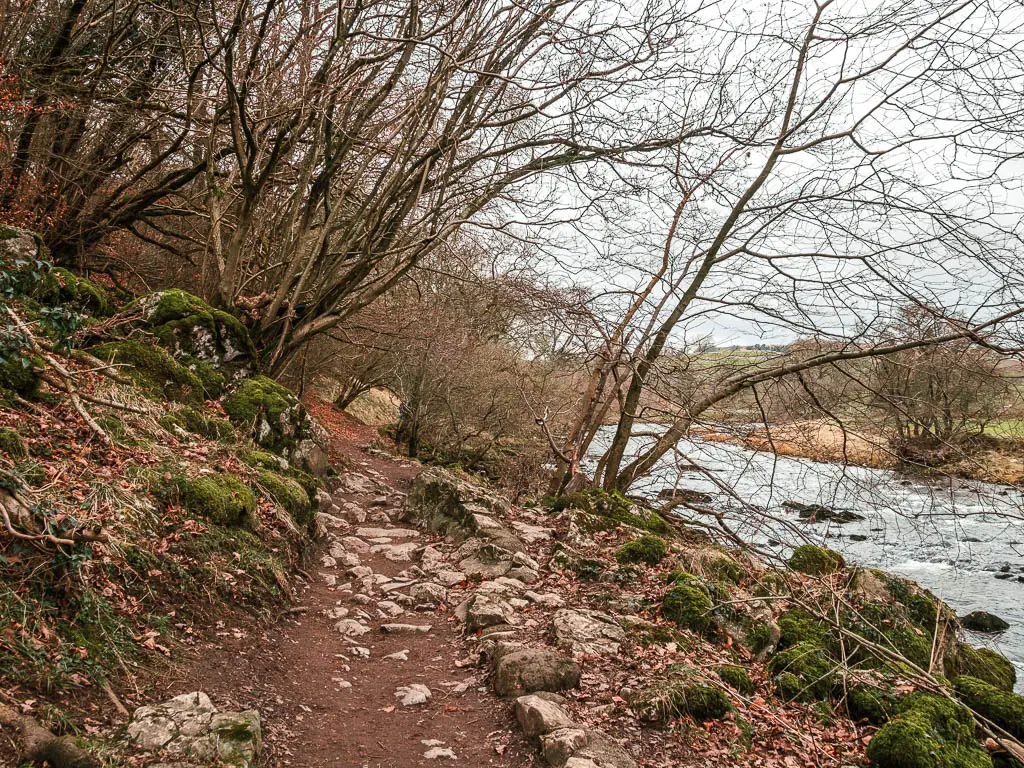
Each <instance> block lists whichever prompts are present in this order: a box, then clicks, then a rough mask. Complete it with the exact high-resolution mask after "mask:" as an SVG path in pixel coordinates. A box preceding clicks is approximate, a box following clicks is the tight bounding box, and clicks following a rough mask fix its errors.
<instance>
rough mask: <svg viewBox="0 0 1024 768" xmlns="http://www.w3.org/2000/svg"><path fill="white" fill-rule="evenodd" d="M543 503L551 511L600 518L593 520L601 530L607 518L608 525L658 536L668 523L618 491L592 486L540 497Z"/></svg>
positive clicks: (664, 530) (662, 532)
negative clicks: (610, 491) (573, 491)
mask: <svg viewBox="0 0 1024 768" xmlns="http://www.w3.org/2000/svg"><path fill="white" fill-rule="evenodd" d="M542 503H543V504H544V506H545V507H547V508H549V509H551V510H552V511H553V512H561V511H563V510H580V511H582V512H586V513H588V514H590V515H596V516H597V517H598V518H603V520H599V521H595V523H596V524H595V526H594V530H600V529H601V526H602V525H604V524H605V521H610V522H611V523H612V524H608V527H615V526H614V523H622V524H625V525H630V526H633V527H634V528H639V529H641V530H645V531H650V532H651V533H657V534H661V535H664V534H666V533H668V532H669V527H668V523H666V522H665V520H664V519H663V518H662V517H661V516H660V515H659V514H658V513H657V512H654V511H653V510H650V509H646V508H644V507H642V506H640V505H638V504H634V503H633V502H632V501H630V500H629V499H627V498H626V497H625V496H623V495H622V494H621V493H618V492H615V493H606V492H605V491H601V490H597V489H591V490H588V491H579V492H578V493H569V494H565V495H564V496H557V497H550V496H549V497H547V498H545V499H543V501H542Z"/></svg>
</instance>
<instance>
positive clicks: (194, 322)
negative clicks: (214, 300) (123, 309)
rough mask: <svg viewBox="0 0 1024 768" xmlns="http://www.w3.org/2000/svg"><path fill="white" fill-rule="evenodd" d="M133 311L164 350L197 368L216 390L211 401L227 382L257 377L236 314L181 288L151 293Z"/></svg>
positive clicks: (246, 336)
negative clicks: (210, 303)
mask: <svg viewBox="0 0 1024 768" xmlns="http://www.w3.org/2000/svg"><path fill="white" fill-rule="evenodd" d="M132 306H133V307H134V308H136V309H138V310H139V312H140V313H141V315H142V325H143V326H144V327H145V328H146V330H148V331H149V332H150V333H152V334H154V335H155V336H156V337H157V339H159V341H160V344H161V346H163V347H164V348H166V349H167V350H168V351H169V352H170V353H171V354H172V355H173V356H174V357H175V359H177V360H178V361H179V362H182V363H183V364H185V365H186V366H188V367H190V368H192V369H194V372H195V373H196V375H197V376H199V378H200V379H201V380H203V381H204V383H205V385H206V386H207V387H210V388H212V389H215V390H217V391H212V392H208V396H209V397H217V396H218V395H219V394H220V391H219V388H220V387H222V386H223V385H224V383H225V382H233V381H238V380H239V379H242V378H244V377H246V376H251V375H252V374H253V373H255V372H256V368H257V365H256V361H257V356H256V348H255V347H254V345H253V343H252V339H251V338H250V336H249V332H248V330H247V329H246V327H245V325H244V324H243V323H242V321H241V320H239V319H238V318H237V317H235V316H234V315H232V314H230V313H228V312H224V311H223V310H219V309H214V308H213V307H211V306H210V305H209V304H207V303H206V302H205V301H203V300H202V299H200V298H199V297H198V296H193V295H192V294H190V293H187V292H185V291H182V290H178V289H173V290H167V291H157V292H156V293H151V294H149V295H148V296H143V297H142V298H140V299H138V300H137V301H136V302H135V303H134V304H133V305H132ZM217 374H219V376H218V375H217Z"/></svg>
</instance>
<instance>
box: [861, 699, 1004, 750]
mask: <svg viewBox="0 0 1024 768" xmlns="http://www.w3.org/2000/svg"><path fill="white" fill-rule="evenodd" d="M868 758H869V759H870V760H871V765H872V766H874V768H992V758H991V757H989V754H988V753H987V752H986V751H985V750H984V749H982V748H981V746H980V745H979V744H978V741H977V739H976V738H975V722H974V718H973V717H972V716H971V713H970V712H969V711H968V710H967V709H965V708H964V707H962V706H960V705H958V704H956V703H955V702H952V701H949V700H948V699H945V698H942V697H939V696H934V695H931V694H915V695H914V696H910V697H908V698H907V699H906V701H905V702H904V705H903V707H902V712H901V713H900V714H899V715H898V716H896V717H895V718H894V719H893V720H892V721H891V722H890V723H888V724H887V725H886V726H884V727H883V728H882V729H881V730H879V731H878V733H876V734H875V735H874V737H873V738H872V739H871V742H870V743H869V744H868Z"/></svg>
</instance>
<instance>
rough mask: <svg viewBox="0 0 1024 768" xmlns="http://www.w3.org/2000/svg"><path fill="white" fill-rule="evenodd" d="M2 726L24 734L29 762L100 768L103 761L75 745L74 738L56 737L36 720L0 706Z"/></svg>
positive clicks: (68, 767)
mask: <svg viewBox="0 0 1024 768" xmlns="http://www.w3.org/2000/svg"><path fill="white" fill-rule="evenodd" d="M0 725H4V726H6V727H8V728H16V729H18V730H19V731H20V733H21V740H22V749H23V750H24V756H25V758H26V759H28V760H31V761H32V762H34V763H37V764H39V765H42V764H43V763H47V764H49V765H51V766H53V768H100V762H99V760H97V759H96V758H95V757H93V756H92V755H90V754H89V753H88V752H86V751H85V750H84V749H82V748H81V747H80V746H78V745H77V744H76V743H75V740H74V739H73V738H72V737H71V736H56V735H54V734H53V733H51V732H50V731H48V730H47V729H46V728H44V727H43V726H42V725H40V724H39V721H37V720H36V719H35V718H32V717H29V716H28V715H22V714H19V713H18V712H16V711H15V710H13V709H12V708H11V707H9V706H6V705H4V704H0Z"/></svg>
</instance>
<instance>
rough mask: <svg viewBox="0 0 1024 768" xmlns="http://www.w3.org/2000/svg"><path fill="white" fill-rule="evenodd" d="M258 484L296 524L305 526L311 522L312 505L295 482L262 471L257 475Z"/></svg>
mask: <svg viewBox="0 0 1024 768" xmlns="http://www.w3.org/2000/svg"><path fill="white" fill-rule="evenodd" d="M259 484H260V488H262V489H263V491H264V492H265V493H266V494H267V495H268V496H269V497H270V498H271V499H273V500H274V501H276V502H277V503H278V504H280V505H281V506H282V507H284V509H285V510H287V512H288V514H289V515H291V516H292V519H293V520H294V521H295V522H296V523H298V524H299V525H303V526H305V525H309V524H310V523H311V522H312V521H313V505H312V503H310V501H309V494H308V493H306V490H305V489H304V488H303V487H302V486H301V485H299V483H298V482H297V481H295V480H293V479H292V478H290V477H285V476H284V475H280V474H278V473H277V472H272V471H271V470H269V469H264V470H262V471H261V472H260V474H259Z"/></svg>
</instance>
